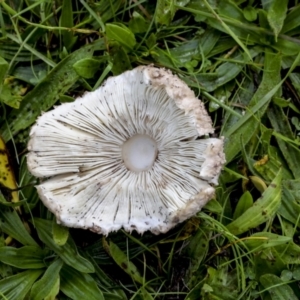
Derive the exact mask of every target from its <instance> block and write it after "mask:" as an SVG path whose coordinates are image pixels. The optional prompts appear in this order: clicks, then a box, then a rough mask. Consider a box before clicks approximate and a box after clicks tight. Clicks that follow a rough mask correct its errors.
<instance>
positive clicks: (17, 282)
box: [0, 270, 43, 300]
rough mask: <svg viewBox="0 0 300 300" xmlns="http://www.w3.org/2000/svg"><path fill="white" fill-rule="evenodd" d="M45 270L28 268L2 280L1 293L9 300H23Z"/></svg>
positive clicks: (0, 281)
mask: <svg viewBox="0 0 300 300" xmlns="http://www.w3.org/2000/svg"><path fill="white" fill-rule="evenodd" d="M42 273H43V270H28V271H25V272H21V273H18V274H16V275H13V276H9V277H6V278H4V279H2V280H0V291H1V294H2V295H4V296H5V297H6V299H8V300H22V299H24V298H25V296H26V295H27V293H28V291H29V290H30V288H31V286H32V284H33V283H34V282H35V281H36V279H37V278H38V277H39V276H40V275H41V274H42ZM2 299H5V298H2Z"/></svg>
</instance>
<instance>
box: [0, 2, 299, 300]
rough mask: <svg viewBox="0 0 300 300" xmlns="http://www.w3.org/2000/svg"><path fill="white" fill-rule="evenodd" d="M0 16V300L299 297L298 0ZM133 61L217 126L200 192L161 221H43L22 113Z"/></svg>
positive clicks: (7, 11)
mask: <svg viewBox="0 0 300 300" xmlns="http://www.w3.org/2000/svg"><path fill="white" fill-rule="evenodd" d="M0 26H1V32H0V89H1V94H0V134H1V136H2V138H3V142H1V143H0V190H1V193H0V206H1V210H0V228H1V237H0V298H1V299H9V300H12V299H16V300H20V299H105V300H106V299H116V300H117V299H137V300H138V299H146V300H148V299H186V300H197V299H222V300H227V299H234V300H236V299H274V300H275V299H284V300H286V299H299V298H300V290H299V280H300V266H299V264H300V240H299V218H300V217H299V216H300V150H299V145H300V139H299V133H300V97H299V93H300V85H299V82H300V73H299V64H300V62H299V60H300V55H299V53H300V39H299V36H300V4H298V1H286V0H280V1H277V0H271V1H263V0H262V1H256V0H252V1H250V0H249V1H243V0H240V1H227V0H224V1H219V2H216V1H211V0H182V1H175V0H170V1H166V0H158V1H145V0H140V1H139V0H134V1H125V0H110V1H106V0H100V1H84V0H76V1H68V0H60V1H44V0H40V1H32V0H28V1H17V0H11V1H4V0H1V1H0ZM143 64H154V65H155V66H159V67H166V68H169V69H171V70H172V71H173V72H174V73H176V74H178V76H180V77H181V78H182V79H183V80H184V81H185V82H186V83H187V84H188V85H189V86H190V87H191V88H193V89H194V91H195V93H196V95H198V96H199V98H201V99H202V100H203V101H204V102H205V105H206V107H207V108H208V110H209V112H210V115H211V117H212V119H213V122H214V125H215V127H216V134H217V135H222V136H224V138H225V153H226V158H227V164H226V166H225V168H224V170H223V172H222V174H221V176H220V180H219V186H218V187H217V189H216V198H215V199H214V200H212V201H210V202H209V203H208V204H207V205H206V207H205V208H204V209H203V210H202V211H201V212H199V213H197V214H196V215H195V217H193V218H192V219H190V220H188V221H186V222H185V223H183V224H180V225H178V226H177V227H176V228H175V229H173V230H171V231H170V232H169V233H167V234H164V235H158V236H154V235H152V234H149V233H146V234H144V235H143V236H139V235H138V234H135V233H133V234H132V235H130V234H128V233H126V232H123V231H120V232H117V233H114V234H110V235H109V236H108V237H103V236H100V235H96V234H93V233H91V232H86V231H81V230H77V229H67V228H64V227H62V226H59V225H57V224H56V222H55V220H54V219H53V216H52V214H51V213H50V212H49V211H47V209H46V208H45V207H44V206H43V204H42V203H41V201H39V199H38V196H37V193H36V191H35V188H34V184H36V183H37V179H36V178H34V177H33V176H31V175H30V174H29V172H28V170H27V167H26V144H27V141H28V132H29V129H30V127H31V125H32V124H33V123H34V122H35V121H36V119H37V117H38V116H39V115H40V114H41V112H42V111H47V110H49V109H51V108H52V107H53V105H54V104H56V103H62V102H67V101H73V97H74V96H77V95H80V94H82V93H83V92H84V91H86V90H94V89H96V88H97V87H99V86H100V85H101V83H102V82H103V81H104V80H105V79H106V78H107V77H108V76H111V75H117V74H120V73H122V72H123V71H125V70H128V69H131V68H133V67H135V66H138V65H143ZM4 142H5V143H4ZM8 156H9V157H10V162H9V161H8V159H9V158H8ZM12 169H13V170H14V174H13V173H12Z"/></svg>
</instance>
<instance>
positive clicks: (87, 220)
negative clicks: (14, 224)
mask: <svg viewBox="0 0 300 300" xmlns="http://www.w3.org/2000/svg"><path fill="white" fill-rule="evenodd" d="M210 133H213V127H212V123H211V119H210V117H209V116H208V114H207V112H206V110H205V108H204V105H203V103H202V102H201V101H200V100H199V99H197V98H196V97H195V95H194V92H193V91H192V90H191V89H190V88H189V87H188V86H187V85H186V84H185V83H184V82H183V81H181V80H180V79H179V78H178V77H177V76H175V75H173V74H172V73H171V72H170V71H168V70H165V69H159V68H155V67H153V66H141V67H137V68H135V69H133V70H131V71H127V72H125V73H123V74H121V75H119V76H116V77H111V78H109V79H108V80H107V81H106V82H105V83H104V84H103V85H102V86H101V87H100V88H99V89H97V90H96V91H94V92H89V93H86V94H85V95H83V97H81V98H78V99H76V100H75V101H74V102H73V103H65V104H62V105H60V106H58V107H56V108H55V109H53V110H51V111H49V112H47V113H44V114H43V115H42V116H41V117H40V118H39V119H38V120H37V122H36V124H35V125H34V126H33V128H32V130H31V133H30V141H29V144H28V150H29V154H28V156H27V163H28V168H29V170H30V172H31V173H32V174H33V175H35V176H37V177H40V178H45V179H44V180H42V182H41V183H40V184H39V185H38V186H37V190H38V193H39V196H40V198H41V200H42V201H43V202H44V204H45V205H46V206H47V207H48V208H49V210H50V211H52V212H53V213H54V214H55V215H56V218H57V221H58V222H59V223H62V224H64V225H65V226H69V227H76V228H85V229H90V230H92V231H94V232H97V233H102V234H108V233H109V232H111V231H116V230H118V229H120V228H124V229H125V230H126V231H129V232H131V231H133V230H136V231H137V232H139V233H143V232H145V231H147V230H150V231H151V232H153V233H155V234H158V233H163V232H167V231H168V230H169V229H171V228H172V227H174V226H175V225H176V224H177V223H179V222H182V221H184V220H185V219H187V218H189V217H190V216H192V215H194V214H195V213H197V212H198V211H199V210H200V209H201V208H202V207H203V206H204V205H205V204H206V203H207V201H209V200H210V199H212V198H213V197H214V191H215V189H214V185H216V184H217V181H218V177H219V174H220V172H221V169H222V166H223V164H224V163H225V157H224V153H223V140H222V139H221V138H220V139H219V138H209V137H208V135H209V134H210Z"/></svg>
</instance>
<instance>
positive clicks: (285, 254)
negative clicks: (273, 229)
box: [273, 241, 300, 265]
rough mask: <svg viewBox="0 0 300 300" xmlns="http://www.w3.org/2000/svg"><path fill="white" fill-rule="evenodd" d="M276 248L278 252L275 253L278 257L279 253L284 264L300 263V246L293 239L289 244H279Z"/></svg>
mask: <svg viewBox="0 0 300 300" xmlns="http://www.w3.org/2000/svg"><path fill="white" fill-rule="evenodd" d="M274 249H275V250H276V252H275V253H274V254H273V255H275V256H276V257H277V256H278V254H279V255H280V259H281V260H282V261H283V262H284V264H286V265H291V264H297V265H299V264H300V246H298V245H296V244H295V243H294V242H293V241H291V242H290V243H288V244H281V245H278V246H276V247H274Z"/></svg>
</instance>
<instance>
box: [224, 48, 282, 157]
mask: <svg viewBox="0 0 300 300" xmlns="http://www.w3.org/2000/svg"><path fill="white" fill-rule="evenodd" d="M280 70H281V57H280V56H279V55H274V54H272V53H270V52H266V54H265V63H264V73H263V79H262V82H261V84H260V86H259V88H258V90H257V91H256V93H255V94H254V96H253V98H252V99H251V101H250V103H249V110H248V111H247V112H246V114H245V115H244V116H243V117H242V118H240V119H239V120H238V121H237V122H236V123H235V124H234V125H233V126H232V127H230V128H229V129H228V130H227V131H225V132H223V135H224V136H225V138H226V143H225V154H226V160H227V162H230V161H231V160H232V159H233V158H234V157H235V156H236V155H237V154H238V153H239V152H240V151H241V146H242V145H241V144H240V138H241V136H242V137H243V140H244V141H245V143H246V144H247V143H248V142H249V140H250V139H251V137H252V135H253V133H254V132H255V131H256V129H257V128H258V126H259V124H260V121H259V120H260V119H261V117H262V116H263V115H264V113H265V111H266V110H267V108H268V106H269V103H270V101H271V98H272V97H273V96H274V95H275V94H276V92H277V91H278V90H279V88H280V86H281V85H280V84H278V83H279V82H280Z"/></svg>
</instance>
